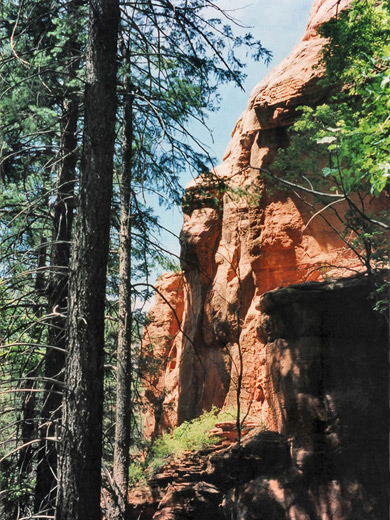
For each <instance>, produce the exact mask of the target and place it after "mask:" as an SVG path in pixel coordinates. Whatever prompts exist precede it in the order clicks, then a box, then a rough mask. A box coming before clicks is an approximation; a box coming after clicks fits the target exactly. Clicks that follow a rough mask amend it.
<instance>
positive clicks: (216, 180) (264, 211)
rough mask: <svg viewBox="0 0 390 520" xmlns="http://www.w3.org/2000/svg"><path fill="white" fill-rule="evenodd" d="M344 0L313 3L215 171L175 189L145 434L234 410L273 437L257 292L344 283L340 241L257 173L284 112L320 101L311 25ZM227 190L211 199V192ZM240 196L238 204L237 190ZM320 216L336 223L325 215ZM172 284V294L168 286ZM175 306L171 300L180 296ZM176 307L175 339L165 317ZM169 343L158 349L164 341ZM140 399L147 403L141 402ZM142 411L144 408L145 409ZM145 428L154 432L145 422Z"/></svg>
mask: <svg viewBox="0 0 390 520" xmlns="http://www.w3.org/2000/svg"><path fill="white" fill-rule="evenodd" d="M349 3H350V2H349V1H347V0H342V1H340V2H335V1H333V0H316V1H315V2H314V5H313V9H312V13H311V17H310V20H309V23H308V26H307V29H306V32H305V35H304V37H303V39H302V41H301V43H300V44H298V46H297V47H296V48H295V49H294V50H293V51H292V52H291V54H290V55H289V56H288V57H287V58H286V59H285V60H284V61H283V62H282V63H281V64H280V65H278V66H277V67H275V68H274V69H273V70H272V71H271V73H270V74H269V75H268V76H267V77H266V78H265V79H264V80H263V81H261V82H260V83H259V84H258V85H256V87H255V88H254V89H253V91H252V93H251V95H250V100H249V104H248V108H247V110H246V111H245V112H244V113H243V114H242V116H241V117H240V119H239V120H238V122H237V124H236V127H235V129H234V131H233V134H232V140H231V142H230V144H229V146H228V149H227V151H226V154H225V157H224V161H223V163H222V164H221V165H220V166H219V167H218V168H217V169H216V170H215V172H213V174H212V175H211V176H203V177H202V176H201V177H199V178H197V179H195V180H194V181H193V182H192V183H191V184H190V185H189V186H188V187H187V197H186V198H187V202H186V203H185V215H184V224H183V228H182V232H181V238H180V240H181V250H182V252H181V259H182V267H183V272H184V275H173V274H167V275H165V276H164V277H163V278H161V279H160V281H159V289H160V291H162V292H163V293H164V294H165V295H166V300H167V301H163V300H162V299H161V297H159V295H157V300H156V306H155V308H154V310H153V313H154V315H155V317H156V319H155V321H154V322H152V324H151V325H149V327H147V329H146V339H145V341H144V344H145V343H147V344H148V345H154V347H153V348H154V349H155V352H154V356H155V357H156V358H158V357H161V356H162V358H163V361H162V366H161V367H160V368H161V369H160V372H159V374H158V376H154V381H152V383H151V384H150V386H149V387H148V390H147V392H146V396H147V397H148V396H149V398H150V399H149V400H150V402H151V403H152V404H153V403H154V401H156V399H157V400H159V402H160V404H161V406H162V410H161V413H160V412H159V413H158V414H157V415H158V417H157V418H155V417H154V412H153V413H152V412H150V413H149V412H148V413H147V414H146V431H147V434H149V435H150V434H151V432H153V431H154V432H157V431H162V430H163V429H166V428H170V427H172V426H174V425H176V424H178V423H181V422H182V421H184V420H187V419H191V418H193V417H195V416H197V415H199V414H200V413H201V412H202V410H203V409H210V407H211V406H212V405H213V404H215V405H217V406H225V407H232V408H236V407H237V395H238V393H239V395H240V404H241V407H242V409H243V411H244V412H248V413H249V415H250V416H253V417H256V418H260V419H261V420H264V421H265V422H266V423H267V424H268V426H269V427H271V428H277V427H278V425H277V424H274V422H275V421H274V420H273V415H272V414H270V413H269V406H270V404H269V403H271V402H272V398H273V396H272V395H270V391H271V390H270V389H271V386H272V385H269V373H268V369H267V365H266V352H265V347H264V343H262V341H261V339H260V337H259V334H258V329H259V324H260V320H261V312H260V310H259V301H260V297H261V295H262V294H263V293H265V292H266V291H269V290H272V289H275V288H276V287H281V286H287V285H289V284H292V283H299V282H303V281H308V280H321V279H322V276H323V274H324V270H326V274H327V276H336V277H337V276H345V275H346V274H348V273H349V272H350V271H348V269H346V270H343V269H337V270H335V271H333V272H332V271H329V269H327V268H325V267H324V266H326V265H337V266H343V265H344V266H346V267H347V268H354V267H356V266H357V264H356V261H355V260H354V258H353V257H352V255H351V254H350V252H348V251H346V250H345V248H344V246H343V243H342V242H341V240H340V239H339V238H338V237H337V236H336V235H335V233H334V232H333V231H332V230H331V229H330V228H329V227H328V226H327V225H326V224H325V223H324V222H323V220H322V219H321V218H314V219H313V220H311V221H310V223H309V224H308V222H309V220H310V218H311V216H312V213H310V211H309V209H308V208H307V207H306V206H305V205H304V204H303V203H302V202H301V201H300V199H299V198H298V197H297V196H295V195H294V194H291V193H287V192H275V189H274V188H273V189H272V190H269V189H267V182H266V180H265V179H264V178H263V177H262V175H261V172H260V171H259V170H258V168H269V167H270V165H271V164H272V161H273V158H274V156H275V152H276V150H277V149H278V147H280V146H283V145H285V144H286V142H287V134H286V127H287V126H288V125H290V124H291V123H292V121H293V120H294V115H295V108H296V107H297V106H298V105H302V104H312V105H314V104H316V103H319V102H321V100H323V99H325V98H326V94H327V93H326V92H325V91H324V90H323V88H322V87H320V86H319V85H318V78H319V76H320V75H321V70H320V69H318V68H317V69H313V65H315V64H316V63H317V61H318V59H319V56H320V52H321V48H322V45H323V40H322V39H321V38H320V37H319V36H318V35H317V34H316V28H317V27H318V26H319V25H320V24H321V23H323V22H324V21H326V20H327V19H329V18H330V17H331V16H334V15H335V14H336V9H339V10H340V9H342V8H345V7H346V6H347V5H348V4H349ZM222 182H223V183H225V184H226V185H228V186H229V190H227V191H226V190H225V191H224V192H222V191H221V190H219V187H220V185H221V183H222ZM238 188H239V189H242V188H244V189H246V190H247V194H246V195H244V196H242V195H241V196H240V194H239V193H237V189H238ZM328 217H329V219H330V220H331V221H332V222H333V223H334V224H335V225H337V223H336V221H335V220H332V219H334V217H332V215H331V213H330V212H329V214H328ZM179 287H180V289H179ZM181 298H182V299H181ZM169 302H170V304H171V306H172V308H175V309H176V312H177V315H178V317H179V318H180V320H181V330H180V331H179V329H178V326H177V320H176V318H174V317H173V316H172V309H171V307H170V304H169ZM167 337H168V338H169V339H168V340H165V339H164V338H167ZM150 392H152V394H153V395H151V394H150ZM151 409H152V408H150V410H151ZM156 420H157V423H159V424H160V425H158V424H157V425H156Z"/></svg>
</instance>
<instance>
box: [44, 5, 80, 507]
mask: <svg viewBox="0 0 390 520" xmlns="http://www.w3.org/2000/svg"><path fill="white" fill-rule="evenodd" d="M81 5H82V0H71V1H70V2H69V4H68V7H67V10H68V13H72V12H73V14H77V13H78V11H79V8H80V6H81ZM80 52H81V48H80V43H79V39H78V35H77V34H72V35H71V36H70V38H69V39H68V41H67V42H66V43H65V46H64V54H65V58H66V59H67V60H68V64H67V65H66V67H65V69H66V73H67V76H68V81H71V80H74V79H75V78H76V76H77V69H78V67H79V65H78V63H79V60H78V59H79V55H80ZM79 103H80V96H79V94H78V92H77V91H75V89H74V88H69V89H68V91H67V92H66V93H65V95H64V98H63V100H62V107H61V108H62V109H61V121H60V154H61V162H60V163H59V169H58V175H57V182H56V200H55V202H54V207H53V234H52V246H51V255H50V278H49V285H48V288H47V300H48V313H49V316H51V318H50V320H49V328H48V338H47V342H48V345H49V348H48V349H47V351H46V354H45V378H47V381H49V380H50V382H47V383H46V384H45V390H46V394H45V400H44V403H43V407H42V410H41V425H40V431H41V438H42V442H41V444H40V449H39V451H38V463H37V475H36V486H35V497H34V499H35V512H36V513H38V512H40V511H45V514H48V515H54V512H55V509H54V506H55V497H56V491H57V490H56V487H57V480H56V475H57V444H56V443H55V442H53V440H48V439H55V438H56V436H57V428H58V422H59V420H60V417H61V402H62V397H61V393H60V389H61V388H60V385H58V384H56V383H55V381H58V382H59V383H61V382H63V379H64V366H65V349H66V333H65V321H66V320H65V314H66V308H67V304H68V280H69V264H70V242H71V238H72V226H73V214H74V188H75V180H76V164H77V144H78V142H77V123H78V119H79ZM52 347H55V348H52ZM52 381H53V382H52Z"/></svg>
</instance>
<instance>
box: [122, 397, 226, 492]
mask: <svg viewBox="0 0 390 520" xmlns="http://www.w3.org/2000/svg"><path fill="white" fill-rule="evenodd" d="M234 419H235V413H234V412H229V411H220V410H219V409H218V408H217V407H216V406H213V407H212V409H211V410H210V411H209V412H203V414H202V415H201V416H200V417H198V418H197V419H193V420H192V421H186V422H184V423H182V424H181V425H180V426H178V427H177V428H175V429H174V430H173V432H172V433H166V434H164V435H163V436H162V437H160V438H159V439H157V440H156V442H155V443H154V445H153V446H152V447H151V448H150V449H149V450H148V454H147V456H146V459H145V461H141V460H137V459H134V461H133V462H132V464H131V465H130V468H129V483H130V485H134V484H143V483H145V482H146V475H145V473H147V474H148V475H151V474H153V473H155V472H156V471H157V470H158V469H159V468H161V466H163V465H164V464H165V463H166V461H167V459H168V458H169V457H170V456H172V455H179V454H180V453H184V452H186V451H195V450H200V449H202V448H205V447H206V446H210V445H212V444H215V443H216V442H217V440H218V439H217V438H216V437H210V436H209V434H208V432H209V430H211V429H212V428H214V426H215V423H216V422H219V421H228V420H234Z"/></svg>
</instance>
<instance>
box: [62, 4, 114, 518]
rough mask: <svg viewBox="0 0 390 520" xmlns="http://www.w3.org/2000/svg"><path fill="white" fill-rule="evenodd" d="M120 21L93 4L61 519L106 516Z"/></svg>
mask: <svg viewBox="0 0 390 520" xmlns="http://www.w3.org/2000/svg"><path fill="white" fill-rule="evenodd" d="M118 20H119V2H118V0H90V10H89V38H88V50H87V77H86V87H85V101H84V107H85V108H84V110H85V122H84V135H83V152H82V163H81V177H80V193H79V199H80V200H79V207H78V211H77V218H76V223H75V231H74V240H73V250H72V261H71V272H70V280H69V305H68V322H67V331H68V350H67V355H66V366H65V380H64V381H65V386H66V389H65V397H64V404H63V423H62V429H61V458H60V473H59V490H58V497H57V510H56V518H57V520H98V519H99V518H101V510H100V491H101V456H102V416H103V362H104V304H105V287H106V269H107V259H108V246H109V232H110V206H111V198H112V177H113V153H114V138H115V114H116V44H117V32H118Z"/></svg>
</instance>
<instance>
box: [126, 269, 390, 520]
mask: <svg viewBox="0 0 390 520" xmlns="http://www.w3.org/2000/svg"><path fill="white" fill-rule="evenodd" d="M369 296H370V284H369V281H368V280H367V279H366V278H364V277H355V278H351V279H349V280H341V281H338V282H335V283H329V282H328V283H319V282H309V283H305V284H299V285H295V286H290V287H287V288H282V289H278V290H276V291H271V292H267V293H265V294H264V295H263V296H262V298H261V299H260V310H261V312H262V319H261V322H260V323H259V335H260V337H261V338H262V341H263V342H264V345H265V347H264V348H265V351H266V355H265V365H266V366H267V371H268V378H267V380H266V381H265V382H264V394H265V399H267V400H268V401H269V403H270V410H272V411H271V412H270V413H272V415H273V419H272V421H273V423H274V424H275V426H276V428H277V430H278V431H277V432H276V431H274V432H272V431H260V430H259V429H256V428H253V429H252V430H251V431H250V432H249V433H248V434H247V435H246V436H244V437H243V439H242V444H241V448H240V449H237V446H236V444H235V443H233V444H231V445H229V446H228V447H226V446H224V447H218V446H214V447H212V448H209V449H207V450H204V451H201V452H197V453H187V454H183V455H181V456H180V457H176V458H172V459H171V460H170V461H169V462H168V464H167V465H166V466H165V467H164V468H163V469H161V470H160V471H159V473H158V474H156V475H155V476H154V477H153V478H152V479H151V480H150V481H149V484H148V486H147V487H144V488H142V489H135V490H133V491H132V492H131V493H130V503H131V504H132V506H133V510H132V515H131V518H134V519H135V518H137V519H140V520H149V519H152V518H153V519H155V520H157V519H159V520H163V519H164V520H177V519H201V518H202V519H205V520H207V519H211V518H212V519H214V520H228V519H235V520H262V519H264V520H265V519H267V520H385V519H386V518H388V511H389V489H390V486H389V484H390V480H389V464H388V462H389V448H388V438H389V422H388V418H389V404H388V395H389V373H388V330H387V324H386V323H385V320H384V319H383V318H381V316H380V315H379V314H377V313H375V312H373V311H372V306H371V302H370V300H369Z"/></svg>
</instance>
